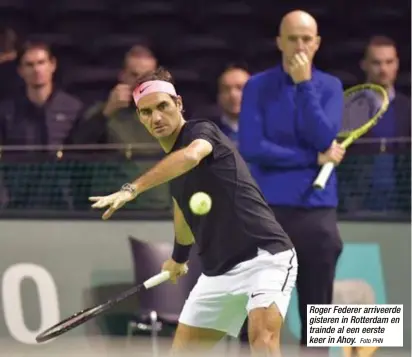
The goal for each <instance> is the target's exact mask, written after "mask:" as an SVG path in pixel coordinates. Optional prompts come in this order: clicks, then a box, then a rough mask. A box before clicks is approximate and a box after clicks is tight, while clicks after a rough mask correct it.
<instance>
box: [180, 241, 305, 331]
mask: <svg viewBox="0 0 412 357" xmlns="http://www.w3.org/2000/svg"><path fill="white" fill-rule="evenodd" d="M297 267H298V264H297V258H296V252H295V250H294V249H291V250H287V251H285V252H281V253H277V254H274V255H273V254H271V253H269V252H267V251H265V250H262V249H259V251H258V255H257V256H256V257H255V258H253V259H251V260H248V261H245V262H242V263H240V264H238V265H236V266H235V267H234V268H233V269H231V270H229V271H228V272H227V273H225V274H223V275H218V276H206V275H204V274H202V275H201V276H200V278H199V280H198V282H197V284H196V285H195V287H194V288H193V290H192V291H191V293H190V295H189V297H188V299H187V300H186V303H185V305H184V307H183V310H182V313H181V315H180V318H179V322H181V323H183V324H185V325H189V326H193V327H200V328H209V329H214V330H218V331H223V332H226V334H228V335H231V336H234V337H237V336H238V335H239V332H240V330H241V328H242V325H243V323H244V321H245V319H246V316H247V314H248V313H249V312H250V311H251V310H253V309H255V308H259V307H264V308H267V307H269V306H270V305H272V304H273V303H275V304H276V306H277V308H278V309H279V311H280V313H281V314H282V316H283V318H285V316H286V312H287V309H288V306H289V301H290V296H291V294H292V290H293V288H294V286H295V282H296V275H297Z"/></svg>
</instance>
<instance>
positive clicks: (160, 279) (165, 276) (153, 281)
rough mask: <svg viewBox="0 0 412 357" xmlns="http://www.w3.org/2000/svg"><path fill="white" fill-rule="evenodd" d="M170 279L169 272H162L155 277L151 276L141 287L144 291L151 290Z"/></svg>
mask: <svg viewBox="0 0 412 357" xmlns="http://www.w3.org/2000/svg"><path fill="white" fill-rule="evenodd" d="M169 279H170V272H169V271H162V272H161V273H159V274H156V275H155V276H152V277H151V278H149V279H147V280H146V281H145V282H144V283H143V285H144V287H145V288H146V289H150V288H153V287H155V286H157V285H159V284H161V283H164V282H165V281H167V280H169Z"/></svg>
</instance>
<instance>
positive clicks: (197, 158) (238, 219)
mask: <svg viewBox="0 0 412 357" xmlns="http://www.w3.org/2000/svg"><path fill="white" fill-rule="evenodd" d="M133 98H134V101H135V103H136V106H137V111H138V114H139V118H140V120H141V122H142V123H143V125H144V126H145V127H146V129H147V130H148V131H149V132H150V133H151V134H152V135H153V136H154V137H155V138H156V139H157V140H158V141H159V143H160V145H161V146H162V148H163V149H164V151H165V152H166V153H167V156H166V157H165V158H164V159H163V160H162V161H160V162H159V163H158V164H157V165H155V166H154V167H153V168H152V169H151V170H149V171H148V172H147V173H146V174H144V175H142V176H141V177H139V178H137V179H136V180H135V181H134V182H133V183H130V184H125V185H124V186H123V187H122V188H121V189H120V191H118V192H116V193H113V194H111V195H109V196H103V197H90V200H91V201H93V202H95V203H94V204H93V205H92V207H93V208H104V207H108V209H107V210H106V211H105V213H104V214H103V219H108V218H110V217H111V216H112V214H113V213H114V212H115V211H116V210H117V209H119V208H120V207H122V206H123V205H124V204H125V203H127V202H128V201H131V200H133V199H135V198H136V197H138V196H139V194H141V193H142V192H144V191H147V190H149V189H151V188H153V187H155V186H158V185H161V184H163V183H165V182H169V181H170V185H171V193H172V196H173V201H174V224H175V242H174V250H173V253H172V257H171V259H169V260H168V261H166V262H165V264H164V266H163V269H164V270H168V271H170V272H171V275H172V280H173V281H175V280H176V279H177V278H178V277H179V276H181V275H183V274H184V266H185V263H186V262H187V260H188V256H189V251H190V247H191V245H192V244H193V243H194V242H195V241H196V244H197V245H198V247H199V255H200V259H201V262H202V266H203V274H202V275H201V277H200V278H199V280H198V282H197V284H196V285H195V287H194V288H193V290H192V292H191V293H190V295H189V298H188V299H187V301H186V303H185V305H184V308H183V311H182V313H181V316H180V319H179V326H178V328H177V331H176V335H175V338H174V342H173V347H172V353H181V352H184V351H188V349H189V346H190V350H191V351H192V350H193V348H194V346H193V344H195V346H197V347H199V346H202V347H206V346H207V347H211V346H213V345H214V344H215V343H216V342H218V341H219V340H221V339H222V338H223V337H224V336H225V335H231V336H237V335H238V333H239V331H240V329H241V327H242V324H243V322H244V321H245V318H246V316H247V314H248V317H249V341H250V344H251V348H252V352H253V353H261V352H263V353H266V354H265V355H268V354H269V355H274V356H279V355H280V348H279V339H280V330H281V325H282V322H283V320H284V318H285V315H286V311H287V308H288V305H289V300H290V295H291V292H292V289H293V287H294V285H295V280H296V275H297V260H296V253H295V250H294V248H293V245H292V243H291V240H290V239H289V238H288V236H287V235H286V234H285V232H284V231H283V230H282V228H281V227H280V225H279V224H278V222H277V221H276V220H275V217H274V215H273V212H272V211H271V209H270V208H269V206H268V205H267V204H266V202H265V200H264V198H263V196H262V193H261V191H260V190H259V188H258V187H257V185H256V183H255V181H254V180H253V179H252V177H251V174H250V173H249V170H248V168H247V166H246V163H245V162H244V161H243V159H242V158H241V156H240V154H239V153H238V151H237V150H236V149H235V148H234V146H233V144H232V143H231V142H230V140H229V139H228V138H227V137H226V136H225V135H224V134H223V133H222V132H221V131H220V130H219V128H218V127H217V126H216V125H215V124H214V123H212V122H210V121H207V120H200V121H185V120H184V118H183V116H182V110H183V105H182V98H181V97H180V96H178V95H177V93H176V89H175V87H174V86H173V84H172V79H171V76H170V74H169V73H168V72H167V71H165V70H163V69H159V70H157V71H156V72H154V73H151V74H150V75H148V76H146V78H143V79H142V80H141V81H139V84H138V85H137V87H136V89H135V90H134V92H133ZM279 189H282V188H279ZM199 191H203V192H206V193H208V194H209V195H210V196H211V198H212V200H213V205H212V209H211V211H210V212H209V213H208V214H207V215H204V216H196V215H194V214H193V213H192V212H191V210H190V208H189V200H190V197H191V196H192V195H193V194H194V193H196V192H199ZM203 344H206V346H204V345H203Z"/></svg>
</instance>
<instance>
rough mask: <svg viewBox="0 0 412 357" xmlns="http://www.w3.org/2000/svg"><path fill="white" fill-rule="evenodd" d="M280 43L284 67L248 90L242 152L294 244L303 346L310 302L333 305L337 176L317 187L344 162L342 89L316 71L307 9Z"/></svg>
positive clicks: (291, 20) (296, 14)
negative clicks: (329, 165)
mask: <svg viewBox="0 0 412 357" xmlns="http://www.w3.org/2000/svg"><path fill="white" fill-rule="evenodd" d="M277 44H278V47H279V49H280V51H281V52H282V64H281V65H280V66H277V67H275V68H273V69H269V70H267V71H265V72H262V73H259V74H257V75H254V76H253V77H251V79H250V80H249V81H248V83H247V84H246V86H245V88H244V92H243V99H242V108H241V113H240V122H239V150H240V152H241V153H242V155H243V156H244V158H245V159H246V160H247V161H248V162H249V163H250V164H251V171H252V174H253V176H254V178H255V179H256V181H257V183H258V184H259V185H260V188H261V189H262V191H263V193H264V195H265V198H266V200H267V201H268V203H269V204H270V206H271V208H272V210H273V212H274V213H275V215H276V218H277V219H278V220H279V222H280V223H281V225H282V226H283V228H284V230H285V231H286V232H287V233H288V234H289V236H290V237H291V239H292V241H293V243H294V244H295V247H296V251H297V256H298V262H299V273H298V279H297V288H298V294H299V312H300V317H301V324H302V330H301V344H302V345H303V346H304V345H306V340H307V335H306V305H307V304H329V303H331V302H332V291H333V280H334V276H335V267H336V263H337V260H338V258H339V255H340V253H341V250H342V242H341V239H340V235H339V232H338V228H337V219H336V206H337V193H336V177H335V175H332V176H331V178H330V180H329V182H328V185H327V187H326V188H325V190H323V191H315V190H314V189H313V188H312V182H313V181H314V179H315V177H316V175H317V173H318V172H319V169H320V166H321V165H322V164H323V163H325V162H328V161H332V162H334V163H336V164H338V163H339V162H340V161H341V160H342V158H343V155H344V150H343V149H342V148H341V147H340V146H339V144H337V143H336V141H335V138H336V135H337V133H338V131H339V128H340V125H341V119H342V112H343V89H342V84H341V82H340V81H339V80H338V79H337V78H335V77H333V76H331V75H329V74H326V73H324V72H321V71H319V70H317V69H315V68H313V67H312V59H313V57H314V55H315V53H316V51H317V50H318V48H319V44H320V37H319V36H318V33H317V25H316V21H315V20H314V19H313V18H312V16H310V15H309V14H307V13H305V12H302V11H293V12H291V13H289V14H287V15H286V16H285V17H284V18H283V20H282V22H281V25H280V33H279V36H278V38H277ZM325 352H327V351H325ZM317 355H319V351H318V352H317Z"/></svg>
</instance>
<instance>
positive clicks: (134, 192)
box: [120, 183, 137, 196]
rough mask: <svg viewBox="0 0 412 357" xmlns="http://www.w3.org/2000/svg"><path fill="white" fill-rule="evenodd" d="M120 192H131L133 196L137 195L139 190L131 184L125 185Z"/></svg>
mask: <svg viewBox="0 0 412 357" xmlns="http://www.w3.org/2000/svg"><path fill="white" fill-rule="evenodd" d="M120 191H126V192H130V193H131V194H132V195H133V196H136V195H137V189H136V186H134V185H132V184H130V183H125V184H124V185H123V186H122V188H121V189H120Z"/></svg>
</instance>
